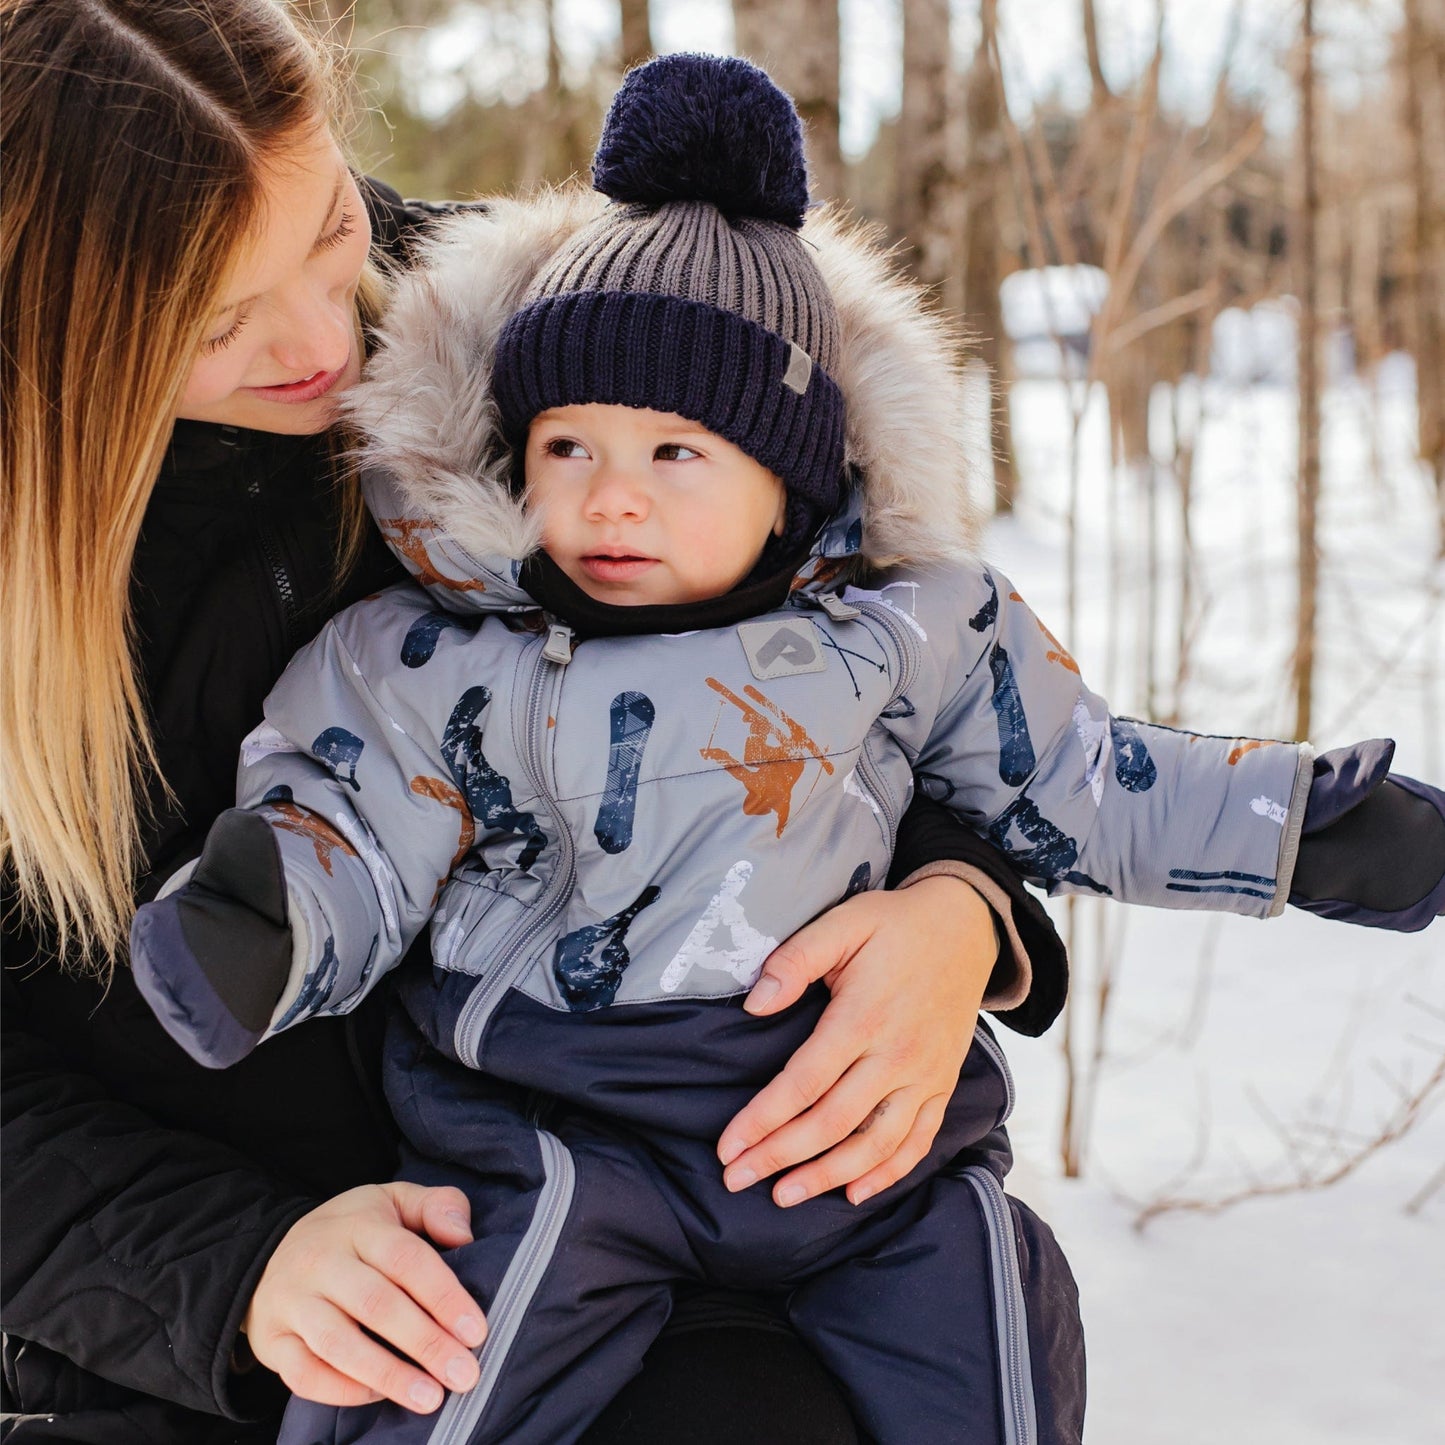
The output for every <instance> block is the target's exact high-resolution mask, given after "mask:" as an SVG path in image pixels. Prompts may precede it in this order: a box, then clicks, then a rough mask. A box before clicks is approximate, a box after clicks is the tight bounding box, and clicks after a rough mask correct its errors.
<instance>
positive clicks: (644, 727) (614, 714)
mask: <svg viewBox="0 0 1445 1445" xmlns="http://www.w3.org/2000/svg"><path fill="white" fill-rule="evenodd" d="M656 718H657V709H656V708H655V707H653V705H652V699H651V698H650V697H648V696H647V695H646V694H645V693H641V692H619V693H618V694H617V696H616V697H614V698H613V699H612V707H611V708H610V709H609V712H608V721H609V724H610V729H611V741H610V742H609V744H608V747H607V782H606V785H605V786H604V788H603V790H602V805H601V807H599V808H598V809H597V822H596V823H595V825H594V826H593V830H592V831H593V832H594V833H595V834H596V836H597V842H598V844H599V845H600V847H601V849H602V851H603V852H604V853H622V852H625V851H626V849H627V848H628V847H629V846H630V845H631V843H632V815H633V813H634V812H635V811H636V808H637V778H638V774H639V773H640V772H641V771H642V752H643V749H644V748H645V747H646V746H647V739H648V738H649V737H650V736H651V734H652V724H653V722H654V721H655V720H656Z"/></svg>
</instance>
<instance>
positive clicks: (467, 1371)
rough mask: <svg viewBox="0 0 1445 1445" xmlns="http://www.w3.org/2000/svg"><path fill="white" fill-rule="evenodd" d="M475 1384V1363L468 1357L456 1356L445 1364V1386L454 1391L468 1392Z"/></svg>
mask: <svg viewBox="0 0 1445 1445" xmlns="http://www.w3.org/2000/svg"><path fill="white" fill-rule="evenodd" d="M476 1382H477V1362H476V1361H475V1360H474V1359H473V1358H472V1357H471V1356H470V1355H457V1356H455V1357H454V1358H452V1359H451V1360H449V1361H448V1362H447V1384H449V1385H450V1386H451V1387H452V1389H454V1390H470V1389H471V1388H472V1386H473V1385H474V1384H476Z"/></svg>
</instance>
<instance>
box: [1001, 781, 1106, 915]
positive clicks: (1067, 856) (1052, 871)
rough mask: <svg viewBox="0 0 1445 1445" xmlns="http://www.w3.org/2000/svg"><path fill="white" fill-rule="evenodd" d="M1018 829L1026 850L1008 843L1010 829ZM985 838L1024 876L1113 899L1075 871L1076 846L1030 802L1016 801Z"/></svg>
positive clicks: (1024, 799) (1030, 800) (1104, 887)
mask: <svg viewBox="0 0 1445 1445" xmlns="http://www.w3.org/2000/svg"><path fill="white" fill-rule="evenodd" d="M1011 827H1017V828H1018V830H1019V833H1020V834H1021V835H1022V836H1023V839H1024V841H1025V842H1026V843H1029V844H1032V846H1031V847H1028V848H1020V847H1018V846H1017V845H1016V844H1015V843H1012V842H1010V841H1009V829H1010V828H1011ZM988 836H989V837H990V838H991V839H992V840H993V842H994V844H995V845H996V846H997V847H999V848H1002V849H1003V850H1004V852H1005V853H1008V854H1010V855H1011V856H1012V857H1013V859H1014V861H1015V862H1017V863H1018V865H1019V867H1020V868H1021V869H1022V870H1023V872H1024V873H1025V874H1026V875H1028V876H1029V877H1032V878H1041V879H1042V880H1043V881H1044V882H1045V883H1051V884H1052V883H1072V884H1075V885H1076V886H1078V887H1081V888H1092V889H1093V890H1094V892H1095V893H1107V894H1109V895H1110V896H1112V895H1113V892H1114V890H1113V889H1112V888H1109V887H1106V886H1105V885H1104V884H1102V883H1096V882H1095V881H1094V880H1093V879H1092V878H1090V877H1089V876H1088V874H1086V873H1077V872H1075V871H1074V864H1075V863H1077V862H1078V861H1079V845H1078V844H1077V843H1076V842H1075V841H1074V840H1073V839H1072V838H1071V837H1069V835H1068V834H1067V833H1065V832H1064V830H1063V829H1062V828H1060V827H1059V826H1058V825H1057V824H1055V823H1051V822H1049V820H1048V819H1047V818H1046V817H1044V815H1043V814H1042V813H1040V812H1039V809H1038V805H1037V804H1036V803H1035V802H1034V801H1033V799H1032V798H1028V797H1019V798H1015V799H1014V800H1013V802H1012V803H1010V804H1009V805H1008V807H1007V808H1005V809H1004V810H1003V812H1002V813H1000V814H999V815H998V817H997V818H995V819H994V821H993V822H992V823H991V824H990V825H989V830H988Z"/></svg>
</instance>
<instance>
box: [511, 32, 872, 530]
mask: <svg viewBox="0 0 1445 1445" xmlns="http://www.w3.org/2000/svg"><path fill="white" fill-rule="evenodd" d="M592 180H593V185H594V186H595V187H596V188H597V189H598V190H599V191H601V192H602V193H603V194H604V195H606V196H608V197H610V198H611V200H612V201H613V202H614V204H613V205H611V206H609V207H608V208H607V210H606V211H605V212H604V213H603V214H602V215H601V216H600V217H599V218H598V219H597V220H596V221H595V222H594V223H593V224H592V225H590V226H588V227H585V228H584V229H583V230H582V231H581V232H579V233H578V234H577V235H576V236H575V237H574V238H572V240H570V241H569V242H568V244H567V245H565V246H563V247H562V248H561V249H560V250H559V251H558V252H557V254H556V255H555V256H553V257H552V258H551V260H550V261H549V262H548V263H547V264H546V265H545V266H544V267H543V268H542V270H541V271H540V272H539V273H538V275H537V277H536V279H535V280H534V281H533V282H532V285H531V286H530V288H529V289H528V291H527V293H526V295H525V296H524V298H523V301H522V305H521V306H520V308H519V309H518V311H517V312H516V313H515V315H513V316H512V317H511V318H510V320H509V321H508V322H507V324H506V326H505V327H504V328H503V330H502V333H501V336H500V338H499V340H498V343H497V354H496V360H495V363H494V371H493V392H494V394H495V397H496V401H497V406H498V408H499V410H500V413H501V423H502V430H503V433H504V435H505V436H506V438H507V440H508V442H509V443H510V444H511V445H512V447H513V448H514V449H517V448H520V447H521V446H522V445H523V444H524V443H525V441H526V436H527V428H528V426H529V424H530V423H531V420H532V418H533V417H535V416H536V415H537V414H538V413H539V412H543V411H546V410H548V409H550V408H552V407H558V406H568V405H572V404H582V403H587V402H602V403H608V404H613V405H622V406H637V407H649V408H651V409H652V410H654V411H663V412H673V413H675V414H677V415H679V416H685V417H687V418H688V419H689V420H690V421H695V422H698V423H699V424H701V425H702V426H704V427H706V428H707V429H708V430H709V431H712V432H716V433H717V434H718V435H719V436H722V437H725V438H726V439H727V440H728V441H730V442H732V443H733V445H734V446H737V447H739V448H741V449H742V450H743V451H745V452H746V453H747V454H748V455H749V456H750V457H752V458H753V459H754V460H755V461H757V462H758V463H760V464H761V465H762V466H764V467H766V468H767V469H768V470H769V471H770V472H773V473H774V474H775V475H776V476H778V477H779V478H781V480H782V482H783V484H784V486H785V487H786V489H787V493H788V505H787V512H786V518H785V522H784V534H783V536H782V538H781V539H780V542H781V547H782V548H783V549H786V550H788V551H792V552H795V551H796V550H797V549H798V548H799V547H801V546H802V545H803V544H805V543H806V542H807V541H808V540H809V539H810V538H811V537H812V535H813V533H814V532H815V531H816V530H817V528H818V527H819V525H820V524H821V523H822V522H823V521H825V520H826V519H827V518H828V517H829V516H830V515H832V513H833V512H834V511H835V510H836V507H837V505H838V499H839V489H840V485H841V479H842V472H843V422H844V415H843V397H842V393H841V392H840V391H839V390H838V386H837V384H836V383H835V382H834V380H833V378H832V376H831V375H830V372H831V371H832V369H833V368H834V367H835V365H836V360H837V356H838V345H839V343H838V317H837V312H836V310H835V308H834V305H833V298H832V296H831V295H830V294H829V292H828V288H827V286H826V285H825V283H824V281H823V278H822V276H821V275H820V274H819V272H818V268H817V266H816V265H815V263H814V261H813V259H812V257H811V256H810V255H809V253H808V250H807V248H806V247H805V245H804V244H803V241H802V239H801V237H800V236H799V235H798V231H799V228H800V227H801V226H802V224H803V213H804V211H805V209H806V207H807V203H808V177H807V167H806V164H805V162H804V159H803V131H802V125H801V124H800V122H799V120H798V114H797V111H796V110H794V108H793V103H792V101H791V100H789V99H788V97H787V96H786V95H784V94H783V92H782V91H781V90H779V89H778V87H777V86H776V85H774V84H773V82H772V81H771V80H770V79H769V78H768V77H767V75H766V74H765V73H764V72H763V71H761V70H759V69H758V68H757V67H756V66H755V65H750V64H749V63H748V62H747V61H745V60H736V59H730V58H725V57H720V56H713V55H666V56H662V57H660V58H659V59H657V60H653V61H650V62H649V63H648V64H646V65H642V66H639V67H638V68H637V69H635V70H633V71H631V72H630V73H629V74H628V76H627V78H626V79H625V80H624V81H623V83H622V87H621V89H620V90H619V91H618V92H617V94H616V96H615V97H614V98H613V101H612V106H611V109H610V110H609V111H608V113H607V120H606V123H605V125H604V126H603V130H602V139H601V141H600V143H599V144H598V147H597V154H596V155H595V157H594V158H593V162H592ZM518 454H519V455H520V452H518Z"/></svg>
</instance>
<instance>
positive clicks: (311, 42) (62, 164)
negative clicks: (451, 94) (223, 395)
mask: <svg viewBox="0 0 1445 1445" xmlns="http://www.w3.org/2000/svg"><path fill="white" fill-rule="evenodd" d="M0 64H3V75H4V104H3V109H0V154H3V156H4V167H5V195H4V208H3V224H0V237H3V249H0V265H3V275H0V307H3V311H0V327H3V332H0V339H3V345H0V404H3V407H4V413H3V419H0V465H3V482H0V484H3V488H4V511H3V514H0V528H3V538H0V555H3V569H4V570H3V599H0V609H3V614H0V615H3V621H0V648H3V674H0V676H3V687H4V691H3V696H0V866H3V868H4V870H5V871H6V872H7V873H8V874H9V875H10V876H9V879H8V882H7V887H6V891H7V892H8V893H12V896H13V898H14V899H15V900H16V901H17V903H18V906H19V907H20V908H21V909H22V910H23V911H24V912H25V914H26V915H27V916H28V917H29V918H30V919H31V920H32V921H33V922H36V923H38V924H40V925H41V933H42V936H43V937H45V938H46V940H47V943H48V944H49V946H50V947H51V948H53V949H54V951H55V952H57V953H58V954H59V956H60V957H61V958H63V959H66V960H70V961H82V962H84V964H85V965H86V966H88V967H92V968H95V969H97V970H98V971H100V972H102V973H108V971H109V969H110V968H111V966H113V964H114V962H115V960H116V958H117V956H118V955H119V953H120V952H121V950H122V947H123V944H124V941H125V937H126V930H127V925H128V921H129V917H130V914H131V911H132V907H133V889H134V886H135V882H136V874H137V872H138V870H139V868H140V866H141V864H142V862H143V859H142V857H141V845H140V841H139V839H140V827H141V823H142V821H143V807H144V804H143V803H142V802H141V799H142V798H143V796H144V787H143V783H144V778H145V774H146V771H147V769H154V768H155V753H154V748H153V745H152V741H151V733H150V727H149V724H148V721H147V712H146V699H145V698H144V697H143V696H142V687H141V685H140V682H139V680H138V678H137V672H136V666H135V659H134V652H133V638H132V636H131V623H130V596H129V592H130V576H131V566H132V561H133V558H134V554H135V548H136V540H137V537H138V534H139V532H140V527H141V520H142V517H143V516H144V513H145V509H146V504H147V502H148V500H149V498H150V495H151V491H152V488H153V487H154V484H155V481H156V477H157V474H158V472H159V470H160V466H161V462H162V459H163V457H164V454H165V451H166V446H167V443H168V441H169V438H170V433H171V427H172V418H173V417H174V414H175V411H176V407H177V405H178V400H179V397H180V394H181V390H182V387H183V385H184V382H185V380H186V376H187V373H188V371H189V369H190V365H191V361H192V359H193V358H194V357H195V355H196V353H197V350H198V348H199V346H200V345H201V343H202V341H203V340H204V334H205V331H206V328H207V327H208V325H209V324H210V322H209V318H210V316H211V314H212V311H213V309H214V305H215V301H216V297H217V295H218V293H219V288H220V286H221V285H222V284H223V282H224V280H225V276H226V272H227V268H228V267H229V265H230V262H231V259H232V257H233V256H234V255H235V254H236V251H237V248H238V246H239V244H240V242H241V241H242V240H243V239H244V238H245V237H246V235H247V233H248V230H249V228H250V227H251V226H253V225H254V223H255V221H256V218H257V216H258V214H259V208H260V203H261V198H260V171H261V168H262V166H263V165H264V164H265V162H266V161H267V160H268V158H270V157H271V156H273V155H275V154H276V153H277V152H278V151H280V150H281V149H282V148H284V147H285V146H286V145H287V144H288V142H290V141H292V140H293V139H294V138H295V137H297V136H298V135H299V134H303V133H304V132H305V130H306V128H307V127H308V126H310V125H314V124H315V123H316V122H317V121H318V120H324V119H326V118H327V117H328V116H329V115H331V114H332V113H333V102H334V98H335V94H336V91H335V83H336V80H335V73H334V71H333V69H332V66H331V64H330V56H329V53H328V51H327V48H326V47H325V46H324V45H323V44H322V43H321V42H320V41H319V40H318V39H317V38H316V37H314V36H311V35H310V34H308V33H306V32H305V31H303V30H302V29H300V28H299V27H298V26H297V25H296V24H295V23H294V22H293V20H292V19H291V18H290V17H289V16H288V14H287V12H286V11H285V10H283V9H282V8H281V6H280V5H278V4H275V3H272V0H0Z"/></svg>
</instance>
